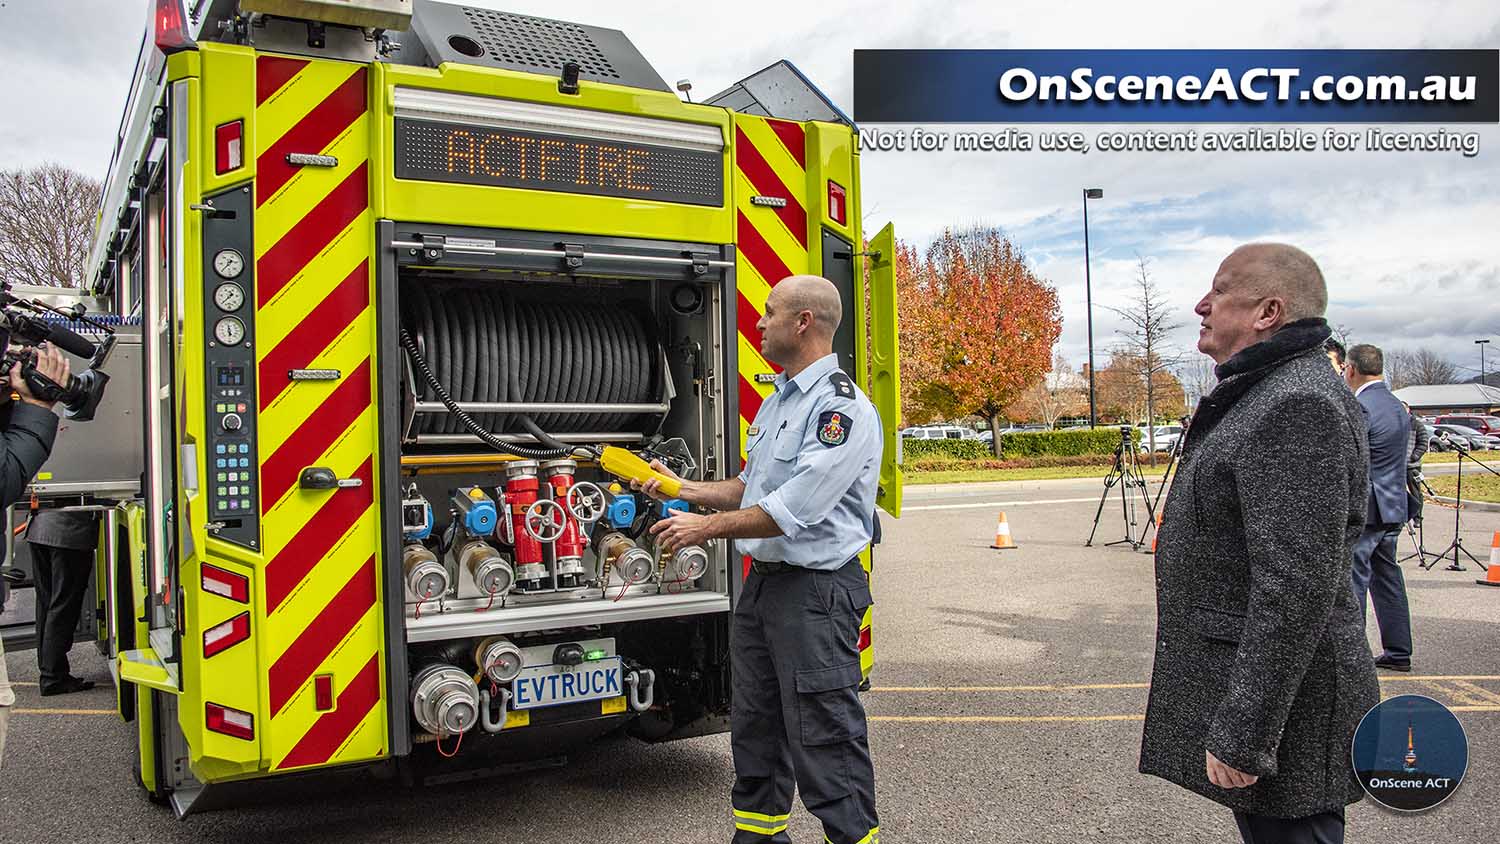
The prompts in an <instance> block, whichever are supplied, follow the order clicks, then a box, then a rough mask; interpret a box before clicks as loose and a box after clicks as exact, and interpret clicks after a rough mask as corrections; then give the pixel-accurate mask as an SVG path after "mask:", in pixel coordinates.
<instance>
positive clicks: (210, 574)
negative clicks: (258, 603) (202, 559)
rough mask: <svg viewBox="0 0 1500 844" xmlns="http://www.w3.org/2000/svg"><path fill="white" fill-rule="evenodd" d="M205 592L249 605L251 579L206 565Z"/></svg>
mask: <svg viewBox="0 0 1500 844" xmlns="http://www.w3.org/2000/svg"><path fill="white" fill-rule="evenodd" d="M203 591H204V592H209V593H212V594H214V595H218V596H219V597H221V598H228V599H229V600H231V601H239V602H240V603H242V604H248V603H250V578H248V577H245V576H244V575H242V574H235V573H234V572H231V571H225V570H223V569H221V568H219V567H218V566H210V565H208V564H206V563H205V564H204V566H203Z"/></svg>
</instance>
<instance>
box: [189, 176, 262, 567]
mask: <svg viewBox="0 0 1500 844" xmlns="http://www.w3.org/2000/svg"><path fill="white" fill-rule="evenodd" d="M204 204H205V205H210V206H211V207H212V209H213V210H212V211H206V212H204V220H203V283H204V286H205V290H204V297H203V311H204V313H203V325H204V332H205V335H206V336H205V337H204V346H205V353H204V361H205V363H206V366H205V370H206V372H205V374H206V376H207V380H208V383H207V385H206V387H207V389H206V390H205V392H204V396H205V399H204V404H205V408H206V409H207V411H208V413H207V415H208V419H207V420H206V421H207V425H205V429H206V431H207V439H208V444H207V449H206V454H207V459H208V483H206V484H205V486H206V487H207V493H208V512H209V519H210V522H211V524H210V526H209V533H210V535H212V536H215V537H217V538H219V539H224V540H228V541H230V542H234V543H237V544H239V545H243V546H245V547H247V548H257V547H259V540H260V497H259V490H260V460H259V457H258V456H257V451H256V439H255V437H256V419H257V414H256V410H257V406H256V398H255V341H254V337H255V313H254V311H255V309H254V307H253V305H252V304H251V301H250V300H251V296H250V291H253V290H254V281H255V280H254V277H253V276H254V271H253V269H252V268H251V266H252V265H251V264H250V261H249V260H248V258H247V256H250V255H253V254H254V251H253V250H254V241H253V239H252V237H253V232H252V229H251V220H252V212H253V210H254V207H253V205H252V197H251V194H250V190H249V188H248V187H242V188H233V189H231V190H228V191H225V192H224V193H221V194H218V195H216V196H213V197H210V199H209V201H208V202H205V203H204Z"/></svg>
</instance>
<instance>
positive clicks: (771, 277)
mask: <svg viewBox="0 0 1500 844" xmlns="http://www.w3.org/2000/svg"><path fill="white" fill-rule="evenodd" d="M151 12H152V16H151V23H150V31H149V32H148V34H147V38H146V41H145V43H144V45H143V47H142V51H141V54H140V58H139V61H138V64H137V67H136V71H135V77H134V80H133V84H132V93H131V96H130V101H129V103H128V104H127V107H126V111H125V115H124V118H123V120H122V123H121V129H120V134H119V138H118V145H117V148H116V151H115V157H114V161H113V164H112V167H111V174H110V177H109V179H108V182H107V187H106V192H105V199H104V206H103V209H102V214H101V224H100V230H99V234H98V237H97V240H96V243H95V245H94V249H93V255H92V259H93V266H94V267H95V269H96V271H97V276H96V280H95V287H96V289H97V290H98V291H100V292H102V293H109V294H112V295H113V296H114V297H115V298H116V300H117V301H118V302H119V303H120V307H121V310H122V311H123V312H125V313H130V312H132V311H133V310H138V311H139V313H140V314H141V316H142V323H143V325H142V345H143V351H144V354H143V356H142V357H143V374H142V378H143V381H144V384H145V390H144V396H145V407H144V413H143V416H144V419H145V425H144V428H145V430H144V436H145V454H146V466H145V482H144V488H143V494H142V497H141V499H140V500H136V501H131V502H129V503H127V504H124V505H121V506H120V507H119V508H118V509H117V511H116V512H115V513H114V514H113V515H112V518H111V519H110V522H109V523H110V524H111V525H113V526H114V527H113V529H112V530H113V534H114V535H113V536H112V537H111V539H112V541H111V542H108V543H106V544H105V549H104V551H103V552H102V553H101V563H100V565H101V578H102V580H101V584H102V588H101V590H100V592H101V595H102V596H103V598H102V600H103V601H105V602H106V607H105V610H106V612H105V614H104V617H105V618H106V623H105V625H104V628H105V629H104V630H103V645H104V646H105V647H106V648H108V650H109V653H110V655H111V656H112V657H113V658H114V659H115V665H116V666H117V678H118V689H119V708H120V714H121V716H122V717H123V718H125V719H126V720H127V721H131V722H133V723H134V724H135V725H136V726H137V729H138V734H139V748H140V764H139V769H138V771H137V773H138V776H139V778H140V781H141V784H142V785H143V786H144V787H145V789H146V790H147V791H148V793H150V794H151V795H152V796H153V797H155V798H157V799H167V798H170V800H171V801H172V803H173V804H174V806H175V808H176V810H177V811H178V812H179V813H186V812H188V811H192V810H195V809H203V808H207V807H209V806H211V805H215V804H216V803H218V802H220V801H219V800H218V799H215V798H210V797H209V795H214V794H220V795H223V794H227V793H232V792H233V791H234V788H232V787H231V785H230V784H233V783H251V782H253V781H255V780H258V779H260V778H264V777H268V776H275V775H279V774H282V773H286V772H295V771H306V770H310V769H320V768H326V767H332V766H347V765H356V764H366V765H370V764H378V765H391V764H396V765H398V766H402V767H410V768H413V769H426V768H429V767H436V766H444V767H446V768H452V767H463V766H465V765H469V766H475V767H477V766H481V765H487V764H494V760H497V759H498V760H501V761H503V762H505V763H507V764H513V763H521V762H525V761H527V760H534V759H537V758H539V757H556V756H558V755H560V754H562V753H565V752H566V750H567V748H568V747H569V746H573V745H576V744H577V743H580V742H584V741H587V740H589V739H591V738H593V737H596V736H599V735H601V734H604V733H606V732H611V731H615V730H618V729H621V728H624V729H626V730H628V731H629V732H630V733H631V734H633V735H635V736H638V737H640V738H642V739H645V740H648V741H661V740H667V739H675V738H681V737H686V736H693V735H701V734H705V733H712V732H720V731H723V730H726V729H727V724H728V722H727V713H728V707H729V687H730V686H729V676H728V672H729V649H730V647H731V643H730V641H729V617H730V612H731V609H732V607H733V604H734V601H735V598H736V595H737V594H738V589H739V585H740V583H741V581H742V578H743V571H744V568H743V563H742V561H741V560H740V559H739V558H737V557H736V556H735V555H734V553H733V549H732V548H731V547H730V546H728V545H727V544H725V543H721V542H714V543H710V544H708V545H706V546H703V547H692V548H683V549H677V550H676V551H675V552H674V553H671V554H663V553H661V552H660V550H659V549H658V548H656V547H655V546H654V545H653V543H652V541H651V537H650V535H649V533H648V528H649V526H650V525H651V523H652V522H654V521H655V520H656V519H660V518H663V517H666V516H668V515H669V514H670V513H671V512H672V511H673V510H674V509H680V508H686V507H687V505H686V504H685V503H684V502H667V503H665V504H662V503H660V502H655V501H652V500H649V499H646V498H644V497H642V496H639V495H635V494H632V492H631V490H630V488H629V486H628V484H626V483H625V482H623V481H622V480H621V476H622V475H624V476H628V475H630V474H631V473H632V472H634V471H637V470H638V468H639V465H640V463H641V462H642V461H647V460H651V459H657V460H661V461H662V462H663V463H665V464H667V465H668V466H670V467H672V468H673V469H674V470H676V471H677V472H678V473H679V474H682V475H684V476H687V477H701V478H724V477H732V476H733V475H734V474H735V473H737V472H738V471H739V469H740V467H741V465H742V452H741V443H742V442H743V435H744V431H745V428H746V427H747V426H748V424H749V421H750V420H751V419H753V417H754V416H755V413H756V410H757V408H758V407H759V405H760V403H761V401H762V400H763V398H764V397H765V396H767V395H768V394H769V393H770V391H771V389H772V384H771V381H772V379H773V378H774V370H773V368H772V367H771V366H770V365H769V364H768V363H767V362H766V361H765V360H764V359H763V358H762V357H761V355H760V353H759V351H758V347H759V343H758V340H759V336H758V334H757V332H756V331H755V324H756V322H757V320H758V319H759V316H760V309H761V308H762V307H763V306H764V303H765V299H766V296H767V294H768V292H769V290H770V287H771V286H772V285H774V284H775V283H776V282H778V281H779V280H781V279H782V278H784V277H786V276H788V275H791V274H793V273H802V272H812V273H817V274H820V275H823V276H826V277H827V278H829V279H831V280H833V281H834V282H835V283H836V284H837V285H838V286H839V287H840V289H841V291H842V292H843V296H844V302H845V315H844V321H843V326H842V328H841V329H840V332H839V336H838V338H837V340H836V346H837V351H838V353H839V359H840V363H841V365H842V366H843V368H844V369H845V370H846V371H847V372H849V373H850V374H851V375H853V376H854V377H855V378H856V379H857V380H858V381H859V382H860V383H861V384H862V385H864V387H865V389H866V390H867V391H868V392H869V393H870V394H871V396H872V398H873V399H874V400H875V403H876V406H877V408H878V409H879V410H880V412H881V415H882V418H883V421H884V425H885V427H886V431H885V437H886V456H885V461H884V464H883V466H882V474H881V489H880V504H881V506H882V507H884V508H885V509H886V510H888V511H890V512H891V513H893V514H896V513H897V512H898V511H899V506H900V495H901V479H900V474H899V473H900V469H899V466H898V465H897V464H898V459H897V457H898V454H897V449H898V444H897V440H896V435H895V425H896V424H897V423H898V422H899V406H898V398H897V397H898V394H899V389H898V383H897V362H896V346H895V302H894V286H893V279H892V271H891V258H892V234H891V231H890V229H889V227H887V228H886V230H885V231H883V232H882V233H881V234H880V236H879V237H877V238H875V239H874V240H873V241H871V242H870V243H868V244H866V242H865V238H864V235H863V232H862V230H861V225H860V212H859V209H860V194H859V157H858V150H857V140H856V135H855V134H854V131H853V127H852V125H851V123H850V122H849V121H848V120H847V118H845V117H844V116H843V115H842V114H841V113H840V112H839V111H838V109H837V108H836V107H834V106H833V105H832V103H831V102H830V101H828V100H827V99H826V98H825V97H824V96H823V95H822V94H820V93H819V92H818V91H817V89H816V88H814V87H813V86H812V85H811V84H810V83H809V82H808V81H807V80H806V79H805V78H804V77H803V76H802V75H801V73H799V72H798V71H797V70H796V68H794V67H792V66H791V65H790V64H788V63H785V62H782V63H778V64H776V65H773V66H771V67H769V68H766V69H764V70H763V71H761V72H759V73H757V74H754V75H752V76H750V77H747V78H746V79H745V80H743V81H742V82H740V83H738V84H736V85H735V86H733V87H731V88H730V89H729V90H727V91H725V92H723V93H722V94H720V95H717V96H716V97H713V98H711V99H710V100H708V101H707V102H706V103H699V104H694V103H691V102H683V101H682V99H681V98H680V97H679V96H678V95H677V94H675V93H673V91H672V89H671V88H670V87H669V86H667V85H666V84H665V83H664V82H663V80H662V79H661V77H659V76H658V75H657V73H656V71H655V70H654V69H653V68H652V67H651V65H650V64H648V63H647V61H646V60H645V59H644V58H643V57H642V56H641V54H640V53H639V52H638V51H637V50H636V49H635V47H634V46H633V45H632V44H631V42H630V41H629V40H627V39H626V37H625V36H624V35H623V34H621V33H620V32H618V31H614V30H609V29H602V28H597V27H593V26H587V25H581V24H574V23H565V22H561V21H554V20H544V19H539V18H532V17H525V16H521V15H515V14H509V13H505V12H499V11H495V10H492V9H488V8H477V7H470V6H464V5H458V4H451V3H440V2H417V3H415V4H413V3H411V2H407V1H406V0H337V2H335V0H238V2H235V0H197V2H188V3H184V2H182V0H156V2H154V3H153V4H152V7H151ZM679 88H680V90H683V91H686V90H687V86H686V84H685V83H679ZM867 326H872V328H867ZM122 435H125V434H124V433H123V432H122ZM865 558H866V565H867V567H868V565H869V555H868V554H866V555H865ZM869 625H870V619H869V617H868V616H867V617H866V619H865V622H864V630H863V632H862V635H861V647H862V649H863V652H864V654H865V660H866V661H865V668H866V671H867V672H868V670H869V661H868V660H869V655H870V653H871V651H870V650H869V641H870V637H869V629H870V628H869Z"/></svg>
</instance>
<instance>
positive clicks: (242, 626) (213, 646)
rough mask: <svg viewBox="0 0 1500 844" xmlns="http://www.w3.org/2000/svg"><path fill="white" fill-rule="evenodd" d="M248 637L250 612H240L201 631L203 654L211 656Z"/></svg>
mask: <svg viewBox="0 0 1500 844" xmlns="http://www.w3.org/2000/svg"><path fill="white" fill-rule="evenodd" d="M248 638H250V613H247V612H242V613H240V614H239V615H237V616H235V617H234V618H231V619H229V620H228V621H226V622H224V623H223V624H218V625H215V626H213V627H210V628H208V629H207V630H205V631H203V655H204V656H205V657H210V656H213V655H214V654H217V653H219V652H221V651H225V650H228V649H229V648H232V647H234V646H235V645H238V644H239V643H240V642H243V641H245V640H246V639H248Z"/></svg>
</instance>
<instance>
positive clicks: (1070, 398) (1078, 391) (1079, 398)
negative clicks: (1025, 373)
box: [1012, 354, 1088, 428]
mask: <svg viewBox="0 0 1500 844" xmlns="http://www.w3.org/2000/svg"><path fill="white" fill-rule="evenodd" d="M1087 389H1088V382H1087V381H1086V380H1084V379H1083V378H1082V377H1080V376H1079V374H1078V373H1077V372H1074V371H1073V369H1072V368H1071V367H1070V366H1068V359H1067V358H1065V357H1063V356H1062V355H1060V354H1054V355H1053V356H1052V371H1051V372H1048V373H1047V374H1046V375H1045V376H1044V377H1043V378H1042V379H1041V380H1039V381H1037V382H1036V383H1035V384H1032V385H1031V386H1030V387H1028V388H1026V392H1025V393H1023V394H1022V395H1021V398H1020V400H1019V401H1017V402H1016V403H1015V405H1014V406H1013V408H1012V409H1013V410H1014V411H1015V413H1016V414H1018V415H1020V416H1021V417H1022V418H1024V419H1025V420H1026V421H1028V422H1031V421H1041V422H1042V423H1044V424H1046V426H1047V427H1048V428H1051V427H1054V426H1055V425H1056V424H1057V420H1059V419H1061V418H1062V417H1064V416H1069V415H1072V414H1074V413H1077V412H1078V411H1079V410H1080V409H1082V408H1087V407H1088V394H1087Z"/></svg>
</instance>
